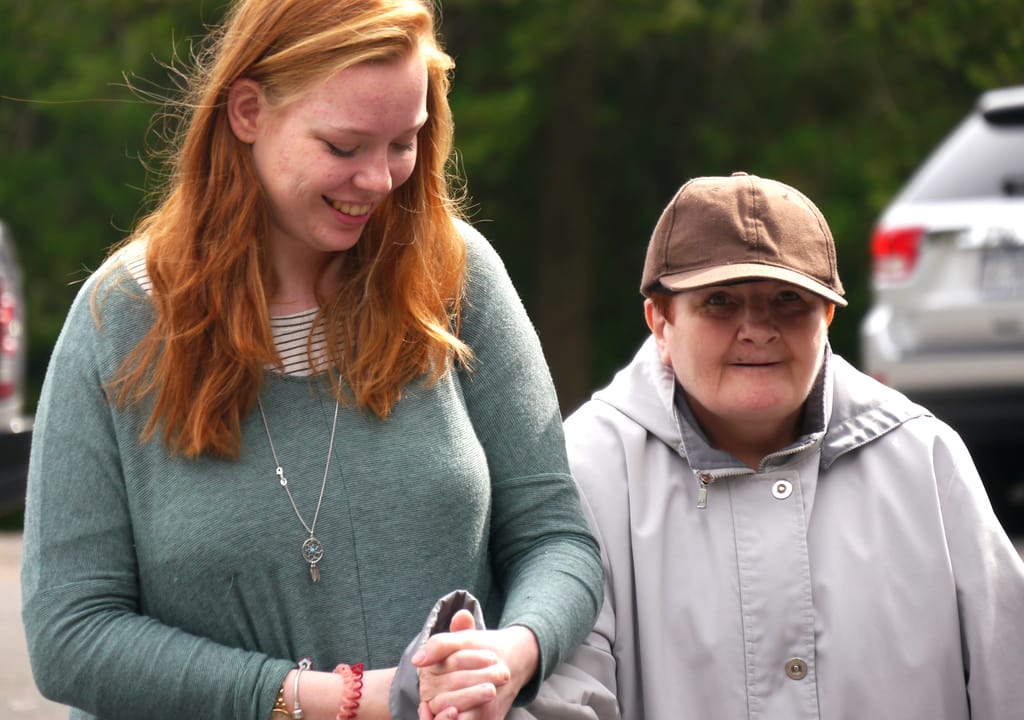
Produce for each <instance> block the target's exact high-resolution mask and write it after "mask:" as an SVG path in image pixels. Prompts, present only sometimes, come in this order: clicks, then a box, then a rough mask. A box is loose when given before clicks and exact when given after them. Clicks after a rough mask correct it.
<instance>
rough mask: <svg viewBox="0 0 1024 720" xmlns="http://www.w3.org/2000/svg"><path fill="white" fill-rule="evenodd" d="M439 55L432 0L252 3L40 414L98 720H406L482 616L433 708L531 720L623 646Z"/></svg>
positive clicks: (43, 655)
mask: <svg viewBox="0 0 1024 720" xmlns="http://www.w3.org/2000/svg"><path fill="white" fill-rule="evenodd" d="M435 33H436V31H435V27H434V17H433V13H432V11H431V8H430V6H429V5H428V4H426V3H425V2H423V1H421V0H335V1H333V2H323V1H317V0H242V1H241V2H238V3H237V4H235V5H233V6H232V7H231V8H230V9H229V11H228V15H227V18H226V20H225V22H224V24H223V25H222V26H220V27H219V28H218V29H216V30H214V31H213V32H212V33H211V35H210V37H209V42H208V43H207V44H206V45H205V46H204V47H203V48H202V49H201V51H200V52H199V53H197V54H196V56H195V61H196V62H195V72H194V73H192V74H190V75H187V76H186V77H187V78H188V79H189V85H188V88H187V90H188V95H187V97H186V98H185V100H184V101H183V102H182V103H180V104H179V105H177V106H176V109H177V112H176V116H177V119H178V121H179V124H178V131H177V133H176V134H175V135H174V138H173V141H172V143H171V152H170V155H169V162H168V164H167V173H166V176H165V183H164V184H163V186H162V192H161V194H160V195H159V196H158V197H157V198H156V203H155V209H154V210H153V211H152V212H151V213H150V214H148V215H147V216H145V217H144V218H143V219H142V220H141V222H140V223H139V224H138V227H137V228H136V229H135V231H134V232H133V233H132V235H131V237H129V238H128V239H127V241H126V242H125V243H124V244H122V245H121V246H120V247H119V248H117V249H116V251H115V252H114V253H113V254H112V255H111V257H110V258H109V259H108V260H107V262H106V263H105V264H104V266H103V267H102V268H101V269H100V270H99V271H98V272H97V273H95V274H94V276H93V277H92V278H90V280H89V281H88V283H87V284H86V285H85V286H84V287H83V289H82V291H81V293H80V296H79V298H78V299H77V300H76V302H75V304H74V305H73V307H72V308H71V310H70V313H69V316H68V320H67V322H66V325H65V328H64V330H63V332H62V334H61V337H60V339H59V340H58V342H57V345H56V347H55V349H54V352H53V356H52V359H51V365H50V368H49V371H48V373H47V378H46V381H45V384H44V389H43V392H42V396H41V399H40V403H39V408H38V414H37V424H36V428H35V436H34V446H33V450H32V460H31V469H30V481H29V485H30V487H29V497H28V500H27V504H26V521H25V557H24V566H23V567H24V569H23V588H24V590H23V592H24V613H23V614H24V621H25V627H26V633H27V637H28V641H29V647H30V654H31V658H32V664H33V670H34V673H35V677H36V680H37V683H38V684H39V686H40V689H41V690H42V692H43V694H44V695H47V696H48V697H51V698H53V699H55V700H57V701H59V702H62V703H66V704H68V705H70V706H72V707H73V708H74V709H73V711H72V717H75V718H87V717H105V718H115V717H125V718H141V717H145V718H149V719H150V720H157V719H158V718H164V717H167V718H170V717H181V716H184V715H188V716H191V717H212V718H228V717H235V718H243V717H244V718H261V719H262V718H269V717H271V716H272V715H281V714H282V713H283V716H289V715H290V716H291V717H295V718H299V717H306V718H309V719H310V720H316V719H317V718H334V717H336V716H337V717H360V718H364V717H365V718H374V717H387V716H388V714H389V693H390V692H391V689H392V688H391V685H392V678H393V676H394V674H395V667H396V665H398V664H399V661H400V658H402V656H403V653H404V652H405V651H406V650H407V646H408V645H409V643H410V640H412V639H413V638H414V637H415V636H416V635H417V633H418V632H419V631H420V628H421V626H422V624H423V619H424V617H425V616H426V615H427V613H428V611H430V609H431V607H432V606H433V605H434V602H435V601H436V600H437V599H438V598H439V597H441V596H443V595H445V594H446V593H448V592H449V591H451V590H455V589H465V590H468V591H469V592H470V593H471V594H472V595H473V596H475V598H477V599H478V600H479V603H480V607H481V608H482V613H483V617H484V619H485V621H486V624H487V627H490V628H500V629H494V630H486V631H476V632H469V633H467V634H465V635H462V636H460V637H461V638H462V640H460V642H458V643H450V644H449V645H447V646H446V647H447V648H448V650H444V651H440V650H438V648H437V643H435V644H434V645H432V646H431V647H432V648H433V650H432V654H431V655H430V658H431V659H430V660H428V661H424V660H423V658H419V659H418V660H417V662H419V663H420V664H421V665H424V667H423V668H422V672H421V677H423V678H424V681H423V682H422V687H420V692H421V693H422V697H421V700H422V704H421V705H420V708H419V712H420V714H421V715H423V716H426V715H437V716H440V717H454V716H455V714H457V713H460V712H462V713H467V712H469V713H472V716H474V717H500V716H504V714H505V712H506V711H507V710H508V709H509V708H510V706H511V705H512V703H513V701H516V702H517V703H523V702H526V701H528V700H529V699H530V698H531V697H532V696H533V694H534V693H535V692H536V690H537V686H538V685H539V683H540V681H541V680H542V679H543V678H544V677H545V676H546V675H547V674H548V673H549V672H550V670H551V669H552V668H553V667H554V666H555V665H556V664H557V662H558V660H559V659H560V658H562V657H564V656H565V655H566V654H567V653H568V652H569V651H570V650H571V649H572V648H573V647H574V646H575V644H576V643H578V642H579V641H580V640H582V638H583V636H584V635H585V634H586V632H587V630H589V628H590V626H591V624H592V622H593V620H594V618H595V617H596V612H597V609H598V607H599V604H600V599H601V568H600V560H599V555H598V551H597V546H596V544H595V542H594V540H593V538H592V536H591V534H590V533H589V531H588V530H587V525H586V522H585V520H584V519H583V517H582V515H581V511H580V507H579V501H578V498H577V495H576V492H575V489H574V486H573V483H572V480H571V477H570V475H569V471H568V465H567V462H566V458H565V449H564V441H563V437H562V433H561V423H560V418H559V413H558V407H557V403H556V399H555V394H554V390H553V386H552V383H551V380H550V377H549V375H548V371H547V368H546V364H545V362H544V359H543V356H542V354H541V349H540V347H539V343H538V341H537V338H536V335H535V333H534V331H533V328H532V326H531V325H530V323H529V320H528V319H527V317H526V314H525V312H524V310H523V307H522V304H521V302H520V300H519V298H518V297H517V295H516V293H515V291H514V289H513V287H512V285H511V283H510V281H509V278H508V276H507V274H506V272H505V270H504V268H503V266H502V264H501V262H500V260H499V259H498V257H497V256H496V254H495V253H494V251H493V250H492V249H491V247H490V246H489V245H488V243H487V242H486V241H485V240H484V239H483V238H482V237H481V236H480V235H479V234H478V233H477V232H476V231H475V230H473V229H472V228H471V227H470V226H469V225H468V224H466V223H465V222H464V221H462V220H461V219H460V212H459V206H458V203H457V201H456V200H455V199H453V197H452V195H451V194H450V189H449V188H450V185H451V178H450V177H449V174H448V170H449V160H450V154H451V150H452V129H453V125H452V119H451V115H450V110H449V106H448V102H447V91H448V78H449V73H450V71H451V69H452V61H451V59H450V57H449V56H448V55H447V54H445V52H444V51H443V50H442V49H441V47H440V46H439V44H438V42H437V40H436V34H435ZM461 627H464V626H461V625H460V626H458V627H457V628H456V629H460V628H461ZM442 629H448V628H442ZM446 652H452V654H451V655H450V656H448V657H444V653H446ZM439 653H440V654H439ZM300 659H301V660H300ZM332 669H333V671H332ZM364 669H365V672H364ZM390 709H392V710H393V709H395V706H394V705H393V704H392V705H391V708H390Z"/></svg>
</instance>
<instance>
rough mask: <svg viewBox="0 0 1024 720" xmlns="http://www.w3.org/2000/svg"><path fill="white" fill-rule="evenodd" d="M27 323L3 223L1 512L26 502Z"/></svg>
mask: <svg viewBox="0 0 1024 720" xmlns="http://www.w3.org/2000/svg"><path fill="white" fill-rule="evenodd" d="M24 323H25V318H24V303H23V297H22V289H21V269H20V267H19V265H18V258H17V255H16V254H15V251H14V241H13V240H12V239H11V236H10V233H9V231H8V230H7V226H6V225H4V224H3V223H2V222H0V513H2V512H4V511H7V510H10V509H15V508H17V507H18V506H19V505H20V504H21V503H23V502H24V500H25V478H26V473H27V468H28V450H29V443H30V440H31V437H32V432H31V431H32V418H29V417H25V416H23V415H22V404H23V402H24V397H23V387H24V381H25V325H24Z"/></svg>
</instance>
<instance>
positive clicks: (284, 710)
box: [270, 682, 291, 717]
mask: <svg viewBox="0 0 1024 720" xmlns="http://www.w3.org/2000/svg"><path fill="white" fill-rule="evenodd" d="M279 714H281V715H284V716H285V717H291V714H290V713H289V712H288V706H287V705H285V704H284V683H283V682H282V683H281V688H280V689H279V690H278V691H277V700H275V701H274V709H273V710H271V711H270V717H274V716H275V715H279Z"/></svg>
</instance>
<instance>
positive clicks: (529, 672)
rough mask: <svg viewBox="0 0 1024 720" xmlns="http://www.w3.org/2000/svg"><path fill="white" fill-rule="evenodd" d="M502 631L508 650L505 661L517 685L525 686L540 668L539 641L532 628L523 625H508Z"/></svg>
mask: <svg viewBox="0 0 1024 720" xmlns="http://www.w3.org/2000/svg"><path fill="white" fill-rule="evenodd" d="M502 632H504V633H506V634H507V635H508V640H509V647H510V652H508V653H507V654H506V658H505V661H506V663H507V664H508V666H509V671H510V672H511V673H512V680H513V682H515V683H516V684H517V686H518V687H520V688H522V687H525V686H526V685H527V684H528V683H529V682H530V680H531V679H532V678H533V676H534V675H536V674H537V671H538V670H539V669H540V643H538V642H537V636H536V635H534V634H533V630H531V629H530V628H528V627H526V626H525V625H509V626H508V627H506V628H504V629H503V630H502Z"/></svg>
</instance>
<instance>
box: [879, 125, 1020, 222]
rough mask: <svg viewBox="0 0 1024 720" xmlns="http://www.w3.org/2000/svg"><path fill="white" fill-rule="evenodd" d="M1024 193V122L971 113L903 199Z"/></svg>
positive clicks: (930, 199)
mask: <svg viewBox="0 0 1024 720" xmlns="http://www.w3.org/2000/svg"><path fill="white" fill-rule="evenodd" d="M1007 196H1018V197H1024V124H1021V123H1018V124H1000V125H993V124H991V123H988V122H986V121H985V120H984V119H983V118H982V117H981V116H980V115H977V114H972V115H970V116H968V117H967V119H966V120H964V121H963V122H962V123H961V124H960V125H959V126H958V127H957V128H956V129H955V130H954V131H953V132H952V133H950V135H949V136H948V137H947V138H946V139H945V140H944V141H943V142H942V143H941V144H940V145H939V147H938V148H937V149H936V151H935V152H934V153H933V154H932V155H931V156H930V157H929V158H928V159H927V160H926V161H925V162H924V164H923V165H922V166H921V168H920V169H919V170H918V171H917V172H916V173H915V175H914V177H913V179H911V181H910V182H909V183H908V184H907V187H906V189H905V190H904V191H903V192H902V193H901V194H900V196H899V198H898V199H897V201H898V202H931V201H935V200H952V199H958V198H978V197H989V198H991V197H1007Z"/></svg>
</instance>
